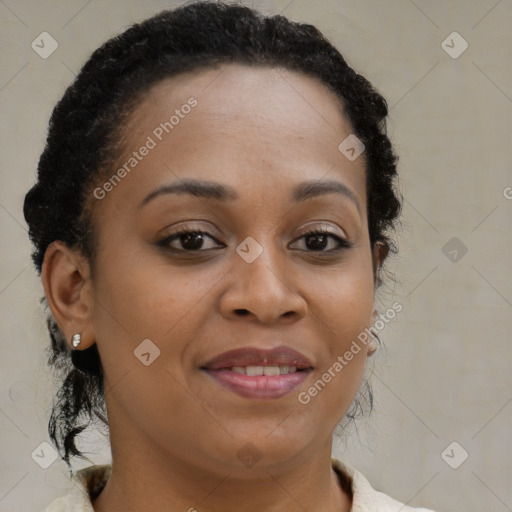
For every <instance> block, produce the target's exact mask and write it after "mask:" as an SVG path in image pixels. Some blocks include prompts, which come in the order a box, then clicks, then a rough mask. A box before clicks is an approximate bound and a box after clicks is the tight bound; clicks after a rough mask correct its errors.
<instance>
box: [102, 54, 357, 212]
mask: <svg viewBox="0 0 512 512" xmlns="http://www.w3.org/2000/svg"><path fill="white" fill-rule="evenodd" d="M121 131H122V133H123V140H122V145H123V147H124V151H123V154H122V156H121V158H120V159H119V161H118V162H117V165H116V167H115V168H114V169H113V171H115V170H116V169H117V167H119V166H121V165H123V164H124V165H125V166H126V163H127V162H129V161H130V158H132V159H134V158H135V157H134V156H133V152H134V151H137V149H138V148H141V147H143V146H144V145H147V143H148V141H149V140H151V143H150V145H151V146H152V148H151V150H150V151H146V155H145V156H144V158H143V159H142V158H141V159H140V161H136V162H134V163H135V164H136V168H134V171H132V172H130V173H129V174H130V175H129V176H128V177H127V178H126V179H124V180H123V183H122V184H121V185H122V186H119V187H116V191H115V194H112V196H116V195H117V196H119V195H120V193H119V192H118V191H120V190H121V189H123V190H124V193H126V194H129V195H130V196H133V197H131V198H130V202H132V200H133V201H134V200H136V197H135V196H138V195H140V194H142V193H144V192H147V191H148V189H149V188H154V187H155V186H156V185H159V184H160V183H162V182H164V181H175V180H176V179H179V178H193V179H198V180H216V181H218V182H225V183H227V182H229V183H230V185H231V186H232V187H234V188H236V189H239V190H243V189H244V187H245V189H246V190H250V191H251V193H252V194H253V195H257V194H258V191H259V190H260V188H266V189H268V188H269V187H270V188H275V187H277V189H276V191H278V190H279V189H282V190H283V194H285V193H286V194H287V195H288V194H289V190H286V189H290V188H291V187H292V186H293V183H296V182H298V181H304V180H315V179H316V180H322V179H323V178H326V179H334V178H341V181H343V182H344V183H345V184H346V185H347V186H348V187H349V188H351V189H352V190H353V191H354V193H355V195H356V196H358V199H359V202H360V204H361V205H362V206H364V205H365V204H366V197H365V189H366V187H365V164H364V158H363V157H361V158H358V159H357V160H356V161H353V162H351V161H349V160H348V159H347V158H346V157H345V156H344V155H343V154H342V153H341V152H340V151H339V149H338V146H339V144H340V143H341V142H342V141H343V140H344V139H345V138H346V137H347V136H348V135H350V134H351V132H352V130H351V126H350V123H349V121H348V119H347V118H346V117H345V116H344V114H343V106H342V103H341V100H340V99H339V98H338V97H337V96H336V95H335V94H334V93H333V92H332V91H330V90H329V89H328V88H327V87H326V86H325V85H324V84H322V82H320V81H319V80H318V79H316V78H314V77H310V76H307V75H304V74H302V73H298V72H294V71H290V70H286V69H283V68H270V67H261V66H246V65H239V64H228V65H223V66H220V67H218V68H216V69H200V70H197V71H194V72H187V73H183V74H180V75H178V76H175V77H172V78H168V79H164V80H162V81H160V82H158V83H157V84H155V85H154V86H153V87H151V88H150V89H149V90H148V91H147V92H146V93H145V94H144V96H143V97H142V98H141V100H140V101H139V103H138V104H137V105H136V107H135V108H134V110H133V111H132V112H131V114H130V115H129V116H128V119H127V123H126V125H125V126H124V127H121ZM125 182H126V183H125ZM128 182H129V183H128ZM243 195H244V194H243V193H242V194H241V197H243ZM123 200H124V199H123Z"/></svg>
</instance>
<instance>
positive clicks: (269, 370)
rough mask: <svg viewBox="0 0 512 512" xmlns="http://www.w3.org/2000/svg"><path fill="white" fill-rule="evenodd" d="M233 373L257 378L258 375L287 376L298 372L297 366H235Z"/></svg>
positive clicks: (232, 369)
mask: <svg viewBox="0 0 512 512" xmlns="http://www.w3.org/2000/svg"><path fill="white" fill-rule="evenodd" d="M230 369H231V371H232V372H235V373H240V374H241V375H248V376H249V377H256V376H258V375H286V374H287V373H294V372H296V371H297V367H296V366H246V367H244V366H233V367H232V368H230Z"/></svg>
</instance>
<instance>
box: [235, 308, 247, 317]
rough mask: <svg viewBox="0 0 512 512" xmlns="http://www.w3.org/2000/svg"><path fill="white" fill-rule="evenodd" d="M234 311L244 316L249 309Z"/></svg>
mask: <svg viewBox="0 0 512 512" xmlns="http://www.w3.org/2000/svg"><path fill="white" fill-rule="evenodd" d="M235 313H237V314H239V315H242V316H245V315H248V314H249V311H248V310H247V309H235Z"/></svg>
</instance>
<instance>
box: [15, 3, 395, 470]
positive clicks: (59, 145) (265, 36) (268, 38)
mask: <svg viewBox="0 0 512 512" xmlns="http://www.w3.org/2000/svg"><path fill="white" fill-rule="evenodd" d="M226 63H241V64H246V65H259V66H269V67H281V68H285V69H288V70H291V71H297V72H300V73H302V74H306V75H308V76H311V77H315V78H316V79H318V80H320V82H321V83H323V84H324V85H325V86H326V87H327V88H328V89H329V90H331V91H333V92H334V93H335V94H336V95H337V97H338V98H339V99H340V100H341V104H342V108H343V113H344V114H345V115H346V116H347V117H348V119H349V121H350V123H351V126H352V129H353V131H354V133H355V134H356V135H357V137H358V138H359V139H360V140H361V141H362V142H363V143H364V145H365V153H364V157H365V163H366V189H367V198H368V201H367V204H368V211H367V215H368V230H369V237H370V242H371V244H372V247H373V246H374V244H376V243H379V244H381V245H383V246H384V248H387V250H391V251H392V252H396V244H395V243H394V242H393V240H392V239H391V238H390V237H389V236H388V235H389V232H390V230H392V229H393V228H395V227H396V226H395V224H396V221H397V219H398V217H399V214H400V210H401V197H400V194H399V192H398V191H397V190H396V187H395V183H394V180H395V178H396V175H397V172H396V164H397V157H396V155H395V154H394V151H393V148H392V146H391V143H390V140H389V138H388V136H387V134H386V117H387V114H388V108H387V103H386V101H385V99H384V98H383V97H382V96H381V95H380V94H379V93H378V92H377V91H376V90H375V89H374V88H373V87H372V85H371V84H370V83H369V82H368V81H367V80H366V79H365V78H364V77H363V76H361V75H360V74H357V73H356V72H355V71H354V70H353V69H352V68H351V67H350V66H349V65H348V64H347V63H346V61H345V59H344V58H343V56H342V55H341V54H340V53H339V52H338V50H337V49H336V48H334V46H333V45H332V44H331V43H330V42H329V41H328V40H327V39H326V38H325V37H324V36H323V35H322V34H321V33H320V32H319V30H318V29H316V28H315V27H314V26H312V25H308V24H302V23H295V22H291V21H289V20H288V19H286V18H285V17H283V16H280V15H276V16H271V17H267V16H264V15H262V14H261V13H259V12H257V11H255V10H253V9H251V8H249V7H245V6H242V5H239V4H226V3H222V2H215V3H212V2H208V1H200V2H196V3H192V4H190V3H188V4H186V5H184V6H181V7H180V8H177V9H174V10H167V11H163V12H161V13H160V14H157V15H156V16H154V17H152V18H149V19H147V20H145V21H143V22H142V23H138V24H134V25H132V26H131V27H130V28H128V29H127V30H126V31H125V32H123V33H122V34H120V35H118V36H116V37H114V38H112V39H110V40H109V41H107V42H106V43H105V44H103V45H102V46H101V47H100V48H98V49H97V50H96V51H94V53H93V54H92V56H91V57H90V58H89V60H88V61H87V62H86V63H85V65H84V66H83V68H82V70H81V71H80V73H79V74H78V75H77V77H76V78H75V80H74V82H73V83H72V84H71V85H70V86H69V87H68V89H67V90H66V92H65V94H64V96H63V97H62V99H61V100H60V101H59V102H58V104H57V105H56V107H55V109H54V110H53V113H52V116H51V119H50V123H49V131H48V138H47V142H46V146H45V148H44V151H43V153H42V155H41V157H40V160H39V165H38V174H37V178H38V179H37V183H36V184H35V185H34V186H33V187H32V188H31V189H30V190H29V192H28V193H27V194H26V196H25V202H24V215H25V219H26V221H27V223H28V226H29V236H30V239H31V241H32V243H33V244H34V247H35V250H34V251H33V253H32V259H33V262H34V264H35V267H36V269H37V271H38V273H39V274H40V273H41V269H42V264H43V260H44V255H45V252H46V249H47V247H48V245H49V244H50V243H51V242H53V241H54V240H61V241H63V242H64V243H65V244H66V245H67V246H68V247H72V248H77V249H78V250H80V251H81V253H82V254H83V255H84V256H85V257H87V258H88V260H89V262H90V264H91V270H92V273H93V275H94V256H95V243H96V242H95V226H94V225H93V223H92V216H91V211H92V208H93V207H94V204H93V203H94V199H93V195H92V194H91V193H90V191H91V190H92V189H93V188H94V187H95V186H96V185H97V184H98V183H101V181H102V179H104V176H108V175H110V174H111V170H112V165H113V162H115V160H116V159H117V158H119V156H120V155H119V154H118V153H119V147H120V145H119V142H120V140H121V134H120V128H119V127H120V126H121V125H122V122H121V121H123V120H126V119H127V118H128V116H129V115H130V113H131V112H132V111H133V109H134V107H136V105H137V103H138V102H139V101H140V99H141V97H142V95H143V94H144V93H146V92H147V91H148V89H149V88H150V87H151V86H153V85H155V84H156V83H158V82H159V81H161V80H163V79H164V78H169V77H173V76H176V75H178V74H180V73H183V72H185V71H192V70H199V69H201V68H204V69H208V68H210V69H211V68H217V67H218V66H219V65H222V64H226ZM380 282H381V281H380V278H378V282H377V284H378V285H380ZM42 302H46V299H45V298H44V297H43V299H42ZM46 305H47V302H46ZM47 322H48V330H49V333H50V338H51V346H50V347H49V349H48V350H49V353H50V357H49V364H51V365H53V366H54V367H55V368H56V369H57V370H58V371H59V372H60V375H61V378H63V384H62V386H61V388H60V390H59V391H58V393H57V397H56V400H55V402H54V405H53V408H52V414H51V418H50V421H49V425H48V431H49V434H50V437H51V439H52V440H53V442H54V443H55V445H56V447H57V449H58V450H59V453H60V454H61V456H62V458H63V459H64V460H65V461H66V463H67V464H68V467H70V468H71V466H70V463H69V459H70V457H71V456H79V457H82V458H85V459H86V457H84V455H83V454H82V453H81V452H80V451H79V450H78V449H77V447H76V445H75V440H76V436H77V435H78V434H80V433H81V432H82V431H83V430H84V429H85V428H86V427H87V426H88V425H89V424H90V423H91V421H95V420H96V419H97V418H99V419H100V420H101V421H102V422H103V423H104V424H105V425H107V426H108V423H107V418H106V410H105V402H104V389H103V373H102V366H101V362H100V358H99V354H98V351H97V348H96V344H94V345H93V346H92V347H91V348H89V349H86V350H80V351H71V350H70V348H69V345H68V344H67V343H66V340H65V339H64V335H63V333H62V331H61V330H60V328H59V326H58V325H57V323H56V322H55V320H54V318H53V317H52V315H51V312H49V311H48V321H47ZM365 389H366V391H364V394H366V395H367V398H369V401H370V403H371V390H369V389H368V388H365ZM354 407H355V409H354ZM358 409H360V404H359V403H355V405H353V407H352V409H351V411H352V412H350V411H349V413H347V417H353V416H354V415H355V414H356V413H357V410H358ZM354 411H355V412H354Z"/></svg>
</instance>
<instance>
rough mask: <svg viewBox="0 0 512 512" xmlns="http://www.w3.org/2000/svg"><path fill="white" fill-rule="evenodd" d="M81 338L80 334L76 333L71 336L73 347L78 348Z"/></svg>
mask: <svg viewBox="0 0 512 512" xmlns="http://www.w3.org/2000/svg"><path fill="white" fill-rule="evenodd" d="M81 341H82V340H81V338H80V334H79V333H77V334H73V340H72V343H73V347H75V348H76V347H78V345H80V342H81Z"/></svg>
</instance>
